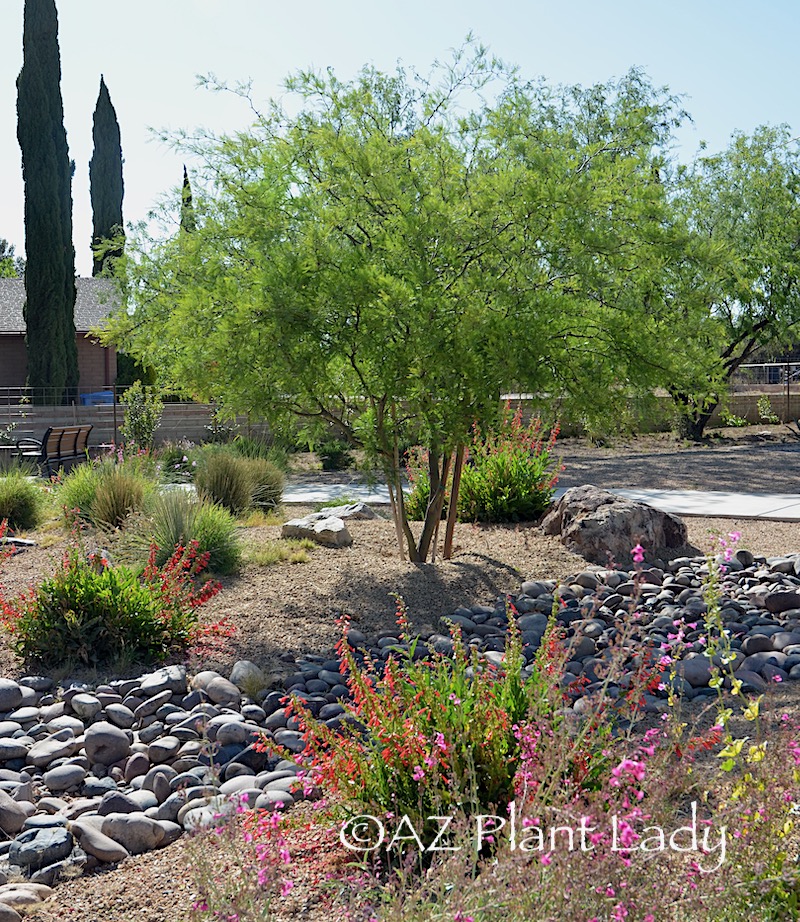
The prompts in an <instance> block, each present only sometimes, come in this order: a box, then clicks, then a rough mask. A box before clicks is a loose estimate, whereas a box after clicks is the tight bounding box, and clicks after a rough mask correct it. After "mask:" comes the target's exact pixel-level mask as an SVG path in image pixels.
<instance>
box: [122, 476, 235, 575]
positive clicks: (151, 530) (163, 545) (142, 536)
mask: <svg viewBox="0 0 800 922" xmlns="http://www.w3.org/2000/svg"><path fill="white" fill-rule="evenodd" d="M236 527H237V526H236V520H235V519H234V518H233V516H232V515H231V514H230V513H229V512H228V511H227V510H226V509H224V508H223V507H222V506H218V505H215V504H213V503H209V502H207V501H204V500H199V501H198V500H196V499H194V497H192V496H191V495H189V494H187V493H185V492H184V491H183V490H174V491H172V492H170V493H165V494H164V495H162V496H159V497H158V498H157V499H156V501H155V502H154V503H153V504H152V509H151V512H150V515H149V516H148V517H147V518H145V519H142V520H140V522H139V524H138V525H137V530H138V534H137V536H136V538H138V544H139V548H140V551H141V550H144V549H145V548H146V547H148V546H149V545H150V543H151V542H152V543H154V544H156V545H157V547H158V551H157V552H156V563H157V564H158V565H159V566H161V565H163V564H164V563H165V562H166V561H167V560H168V559H169V557H170V555H171V554H172V553H173V551H174V550H175V548H176V547H178V546H179V545H186V544H187V543H189V542H191V541H196V542H197V549H198V552H199V553H201V554H206V553H207V554H208V555H209V558H208V569H209V570H210V571H211V572H212V573H217V574H219V575H220V576H226V575H228V574H230V573H235V572H236V571H237V570H238V569H239V568H240V567H241V564H242V548H241V545H240V543H239V540H238V538H237V536H236Z"/></svg>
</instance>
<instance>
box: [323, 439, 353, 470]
mask: <svg viewBox="0 0 800 922" xmlns="http://www.w3.org/2000/svg"><path fill="white" fill-rule="evenodd" d="M317 456H318V457H319V459H320V461H321V462H322V470H323V471H344V470H346V469H347V468H348V467H350V466H351V465H352V463H353V453H352V451H351V450H350V445H349V443H348V442H345V441H344V439H337V438H335V437H333V436H329V437H328V438H326V439H324V440H323V441H322V442H320V444H319V445H318V446H317Z"/></svg>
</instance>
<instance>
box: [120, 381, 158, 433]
mask: <svg viewBox="0 0 800 922" xmlns="http://www.w3.org/2000/svg"><path fill="white" fill-rule="evenodd" d="M122 402H123V403H124V404H125V405H126V408H125V419H124V422H123V423H122V425H121V426H120V432H122V435H123V437H124V438H125V440H126V441H128V442H133V443H134V444H135V445H137V446H138V447H139V448H152V447H153V439H154V437H155V432H156V429H157V428H158V424H159V423H160V422H161V414H162V413H163V412H164V404H163V403H162V402H161V399H160V398H159V396H158V394H157V393H155V391H154V390H153V388H149V389H145V388H144V387H143V386H142V382H141V381H136V382H134V383H133V384H132V385H131V386H130V387H129V388H128V389H127V390H126V391H125V393H124V394H123V395H122Z"/></svg>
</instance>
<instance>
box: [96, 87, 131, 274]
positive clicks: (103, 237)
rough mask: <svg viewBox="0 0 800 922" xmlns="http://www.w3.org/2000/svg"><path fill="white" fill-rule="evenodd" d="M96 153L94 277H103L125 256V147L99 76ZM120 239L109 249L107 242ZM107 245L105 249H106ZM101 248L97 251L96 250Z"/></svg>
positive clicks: (112, 108)
mask: <svg viewBox="0 0 800 922" xmlns="http://www.w3.org/2000/svg"><path fill="white" fill-rule="evenodd" d="M92 140H93V141H94V152H93V154H92V159H91V160H90V161H89V195H90V197H91V200H92V250H93V251H94V262H93V264H92V275H93V276H94V275H101V274H102V273H103V270H104V268H106V266H107V265H109V264H110V262H111V261H113V260H114V259H116V258H118V257H120V256H122V234H123V225H122V196H123V193H124V184H123V182H122V144H121V141H120V134H119V123H118V122H117V113H116V112H115V111H114V106H113V105H112V103H111V97H110V96H109V95H108V88H107V87H106V84H105V80H103V77H102V76H101V77H100V92H99V93H98V95H97V105H96V106H95V109H94V120H93V123H92ZM111 240H115V244H116V240H119V241H120V242H119V244H118V245H115V246H113V247H109V246H108V245H107V244H108V241H111ZM103 244H106V246H103ZM98 247H102V251H101V252H98V250H97V248H98Z"/></svg>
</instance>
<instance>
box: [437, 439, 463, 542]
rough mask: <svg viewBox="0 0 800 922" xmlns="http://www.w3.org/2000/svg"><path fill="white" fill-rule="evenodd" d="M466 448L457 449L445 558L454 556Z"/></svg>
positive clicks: (445, 537) (448, 512)
mask: <svg viewBox="0 0 800 922" xmlns="http://www.w3.org/2000/svg"><path fill="white" fill-rule="evenodd" d="M465 452H466V449H465V447H464V446H463V445H459V446H458V448H457V449H456V463H455V466H454V468H453V488H452V489H451V490H450V506H449V507H448V509H447V529H446V530H445V535H444V552H443V554H442V556H443V557H444V559H445V560H450V558H451V557H452V556H453V533H454V532H455V530H456V519H457V518H458V491H459V489H460V488H461V469H462V467H463V466H464V454H465Z"/></svg>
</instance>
